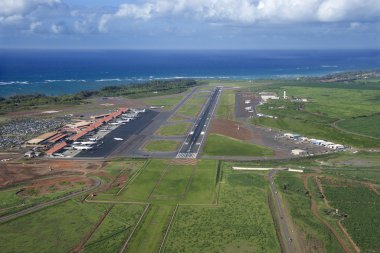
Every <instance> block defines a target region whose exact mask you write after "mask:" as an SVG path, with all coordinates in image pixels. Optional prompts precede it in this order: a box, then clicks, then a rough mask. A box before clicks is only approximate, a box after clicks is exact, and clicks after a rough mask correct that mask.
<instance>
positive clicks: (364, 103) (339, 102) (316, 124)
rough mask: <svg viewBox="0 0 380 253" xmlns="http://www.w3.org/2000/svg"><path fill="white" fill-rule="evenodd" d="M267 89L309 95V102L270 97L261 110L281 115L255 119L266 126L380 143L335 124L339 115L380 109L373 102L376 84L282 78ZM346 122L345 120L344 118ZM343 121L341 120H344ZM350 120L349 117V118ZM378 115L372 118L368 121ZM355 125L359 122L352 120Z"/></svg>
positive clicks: (377, 93) (373, 144)
mask: <svg viewBox="0 0 380 253" xmlns="http://www.w3.org/2000/svg"><path fill="white" fill-rule="evenodd" d="M265 90H271V91H275V92H277V93H278V94H281V93H282V91H284V90H286V91H287V94H288V96H295V97H302V98H307V99H308V102H307V103H299V102H290V101H288V100H277V101H270V102H268V103H266V104H264V105H262V106H260V107H258V110H259V111H260V112H262V113H265V114H269V115H274V116H277V117H278V119H269V118H258V119H254V120H253V123H255V124H259V125H264V126H267V127H272V128H278V129H283V130H286V131H292V132H297V133H299V134H303V135H306V136H308V137H310V138H318V139H326V140H329V141H334V142H338V143H342V144H345V145H349V146H357V147H380V142H378V141H377V140H374V139H371V138H368V137H364V136H358V135H353V134H350V133H347V132H344V131H341V130H339V129H336V128H334V127H333V126H332V123H333V122H335V121H337V120H339V119H350V118H352V117H358V116H367V115H373V114H374V113H378V112H379V110H380V105H378V104H376V103H374V101H376V99H377V98H378V96H380V89H379V88H378V87H376V86H375V85H370V86H368V87H367V86H363V85H359V84H355V83H348V84H342V83H329V84H323V83H308V82H290V81H289V82H282V83H276V84H274V85H269V86H268V87H266V89H265ZM343 122H344V121H343ZM343 122H342V124H343ZM348 122H349V123H350V121H348ZM373 122H375V123H376V122H377V119H376V118H375V119H373V121H371V120H370V121H369V122H368V123H369V124H373ZM353 124H354V125H355V124H356V125H357V123H356V122H355V123H353ZM363 131H367V132H368V131H369V132H370V133H371V132H372V131H373V127H372V125H369V126H368V127H366V126H365V127H363Z"/></svg>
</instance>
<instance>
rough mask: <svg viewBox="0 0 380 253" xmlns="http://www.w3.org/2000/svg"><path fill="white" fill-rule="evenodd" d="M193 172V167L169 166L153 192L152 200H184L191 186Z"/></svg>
mask: <svg viewBox="0 0 380 253" xmlns="http://www.w3.org/2000/svg"><path fill="white" fill-rule="evenodd" d="M192 172H193V166H191V165H181V166H168V167H167V168H166V171H165V174H164V175H163V177H162V178H161V180H160V182H159V184H158V185H156V187H155V189H154V191H153V192H152V196H151V198H152V199H159V200H170V199H180V198H184V197H185V194H186V187H187V185H188V184H189V180H190V177H191V175H192Z"/></svg>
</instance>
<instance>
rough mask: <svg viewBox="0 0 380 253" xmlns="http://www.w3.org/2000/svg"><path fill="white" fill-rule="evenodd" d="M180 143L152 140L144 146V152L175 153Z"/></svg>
mask: <svg viewBox="0 0 380 253" xmlns="http://www.w3.org/2000/svg"><path fill="white" fill-rule="evenodd" d="M179 144H180V142H178V141H172V140H154V141H150V142H148V143H147V144H145V146H144V150H145V151H149V152H170V151H176V150H177V148H178V146H179Z"/></svg>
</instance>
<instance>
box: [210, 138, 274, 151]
mask: <svg viewBox="0 0 380 253" xmlns="http://www.w3.org/2000/svg"><path fill="white" fill-rule="evenodd" d="M203 152H204V155H210V156H270V155H272V154H273V151H272V150H271V149H269V148H266V147H261V146H258V145H254V144H251V143H247V142H244V141H240V140H237V139H234V138H230V137H227V136H223V135H219V134H210V135H209V136H208V138H207V141H206V146H205V147H204V151H203Z"/></svg>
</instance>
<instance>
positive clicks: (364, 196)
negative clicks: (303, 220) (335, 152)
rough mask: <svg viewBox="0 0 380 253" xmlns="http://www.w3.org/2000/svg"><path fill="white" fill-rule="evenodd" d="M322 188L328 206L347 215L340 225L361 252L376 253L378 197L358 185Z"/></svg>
mask: <svg viewBox="0 0 380 253" xmlns="http://www.w3.org/2000/svg"><path fill="white" fill-rule="evenodd" d="M323 188H324V192H325V195H326V198H327V199H328V200H329V203H330V205H331V206H332V207H333V208H337V209H338V210H339V212H340V213H343V214H347V217H346V218H344V219H343V221H342V225H343V226H344V227H345V228H346V229H347V232H348V233H349V234H350V235H351V237H352V239H353V240H354V242H355V243H356V244H357V245H358V247H359V248H360V249H361V251H362V252H377V251H378V250H379V249H380V241H379V238H380V230H379V226H380V220H379V214H380V212H379V206H380V196H379V195H377V194H376V193H374V192H373V191H372V190H370V189H368V188H367V187H363V186H360V185H358V186H353V187H344V186H341V187H338V186H329V185H323Z"/></svg>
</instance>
